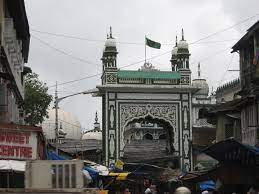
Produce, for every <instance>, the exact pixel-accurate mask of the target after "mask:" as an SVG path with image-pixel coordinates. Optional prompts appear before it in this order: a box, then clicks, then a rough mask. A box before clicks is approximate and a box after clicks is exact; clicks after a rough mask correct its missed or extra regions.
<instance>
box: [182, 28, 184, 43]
mask: <svg viewBox="0 0 259 194" xmlns="http://www.w3.org/2000/svg"><path fill="white" fill-rule="evenodd" d="M182 40H184V32H183V28H182Z"/></svg>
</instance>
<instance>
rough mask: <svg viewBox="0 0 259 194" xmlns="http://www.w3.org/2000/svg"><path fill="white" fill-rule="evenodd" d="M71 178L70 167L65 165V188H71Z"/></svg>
mask: <svg viewBox="0 0 259 194" xmlns="http://www.w3.org/2000/svg"><path fill="white" fill-rule="evenodd" d="M69 178H70V173H69V165H68V164H65V188H69Z"/></svg>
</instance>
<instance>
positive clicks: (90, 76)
mask: <svg viewBox="0 0 259 194" xmlns="http://www.w3.org/2000/svg"><path fill="white" fill-rule="evenodd" d="M258 15H259V13H257V14H255V15H253V16H251V17H249V18H246V19H244V20H241V21H240V22H237V23H235V24H234V25H232V26H229V27H227V28H225V29H222V30H219V31H217V32H214V33H212V34H210V35H208V36H206V37H204V38H200V39H198V40H196V41H194V42H191V43H189V45H191V44H197V43H198V42H200V41H202V40H205V39H208V38H210V37H212V36H215V35H216V34H219V33H222V32H225V31H227V30H229V29H231V28H234V27H236V26H238V25H240V24H242V23H245V22H246V21H248V20H251V19H252V18H254V17H256V16H258ZM34 31H35V30H34ZM48 34H52V33H48ZM56 35H57V34H56ZM62 36H66V35H62ZM34 37H35V36H34ZM71 37H74V36H71ZM38 40H40V41H41V42H42V43H43V42H45V41H42V40H41V39H38ZM87 40H90V39H87ZM91 41H101V40H91ZM102 42H104V41H102ZM45 43H46V42H45ZM133 44H135V43H133ZM45 45H49V44H48V43H47V44H45ZM142 45H143V44H142ZM50 46H51V45H50ZM54 49H55V50H56V48H54ZM227 49H229V47H228V48H227ZM58 50H59V49H58ZM225 50H226V49H224V50H221V51H219V52H217V53H221V52H223V51H225ZM170 52H171V50H169V51H166V52H164V53H161V54H159V55H156V56H153V57H150V58H148V59H147V60H151V59H154V58H157V57H160V56H163V55H165V54H168V53H170ZM62 53H63V51H62ZM217 53H216V54H217ZM213 56H214V55H213ZM73 57H74V56H73ZM207 58H208V57H207ZM207 58H204V59H202V60H203V61H204V60H206V59H207ZM209 58H210V57H209ZM83 61H85V60H83ZM144 61H145V59H143V60H140V61H137V62H134V63H131V64H129V65H125V66H122V67H121V68H125V67H129V66H133V65H136V64H138V63H141V62H144ZM93 64H95V63H93ZM95 65H99V64H95ZM99 75H102V73H97V74H93V75H89V76H86V77H83V78H79V79H75V80H70V81H67V82H62V83H60V84H58V85H65V84H70V83H73V82H78V81H81V80H84V79H89V78H92V77H96V76H99ZM54 86H55V85H52V86H49V87H54Z"/></svg>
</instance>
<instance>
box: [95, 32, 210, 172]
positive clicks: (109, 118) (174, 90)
mask: <svg viewBox="0 0 259 194" xmlns="http://www.w3.org/2000/svg"><path fill="white" fill-rule="evenodd" d="M117 54H118V51H117V47H116V40H115V38H114V37H113V36H112V33H111V32H110V34H109V35H108V37H107V41H106V43H105V48H104V52H103V56H102V59H101V60H102V64H103V74H102V85H99V86H97V88H98V89H99V93H98V95H99V96H101V97H102V107H103V111H102V112H103V119H102V121H103V125H102V126H103V127H102V128H103V153H104V163H105V164H106V165H111V164H114V163H115V161H116V160H118V159H120V158H123V157H124V154H125V150H124V148H125V145H126V144H127V143H128V142H129V141H131V140H132V139H133V140H137V139H139V138H140V139H142V140H143V139H150V140H151V139H156V140H159V136H160V135H162V136H161V137H162V138H163V136H166V140H167V143H165V145H167V146H166V147H167V148H165V150H166V152H167V153H168V154H169V155H171V156H172V157H173V158H178V159H179V165H178V166H180V168H181V169H183V170H187V171H188V170H191V169H192V165H193V164H192V145H191V142H192V126H193V120H192V119H193V117H192V114H193V107H192V98H193V94H194V93H195V92H197V91H198V90H199V89H200V88H199V87H200V85H199V86H198V88H197V87H196V86H195V85H192V83H191V71H190V67H189V57H190V53H189V47H188V43H187V41H186V40H185V38H184V34H183V31H182V38H181V40H179V41H178V40H177V39H176V44H175V47H174V48H173V50H172V55H171V60H170V62H171V68H172V71H160V70H158V69H156V68H155V67H154V66H153V65H152V64H150V63H145V64H144V65H143V66H142V68H141V69H139V70H120V69H119V68H118V66H117ZM196 97H197V99H198V98H199V97H198V96H196ZM200 100H201V99H200ZM201 101H203V103H204V105H206V104H210V102H206V101H208V99H207V97H206V99H205V100H204V99H202V100H201ZM197 110H199V108H197ZM195 114H196V113H195ZM146 121H148V123H146ZM133 123H139V124H140V128H139V127H137V128H138V129H136V126H135V129H136V130H137V131H141V132H140V133H139V134H137V132H136V133H135V132H132V130H133V129H134V127H133V128H132V124H133ZM149 123H150V124H152V125H153V124H158V125H157V126H156V127H153V129H151V128H150V129H148V126H144V125H146V124H149ZM141 124H142V127H141ZM161 126H163V129H162V128H161ZM140 129H141V130H140ZM130 130H131V131H130ZM148 130H149V131H150V132H148ZM151 130H152V132H151ZM141 134H142V135H141ZM159 134H160V135H159ZM150 155H152V154H150Z"/></svg>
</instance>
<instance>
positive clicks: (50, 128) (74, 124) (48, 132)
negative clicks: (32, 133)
mask: <svg viewBox="0 0 259 194" xmlns="http://www.w3.org/2000/svg"><path fill="white" fill-rule="evenodd" d="M48 116H49V118H46V119H45V120H44V121H43V123H42V130H43V133H44V134H45V136H46V138H47V139H55V118H56V115H55V109H51V110H49V111H48ZM58 129H59V131H61V132H63V133H66V135H65V138H67V139H81V137H82V132H81V124H80V122H79V121H78V119H77V118H76V117H75V116H74V115H73V114H71V113H69V112H66V111H64V110H61V109H58Z"/></svg>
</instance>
